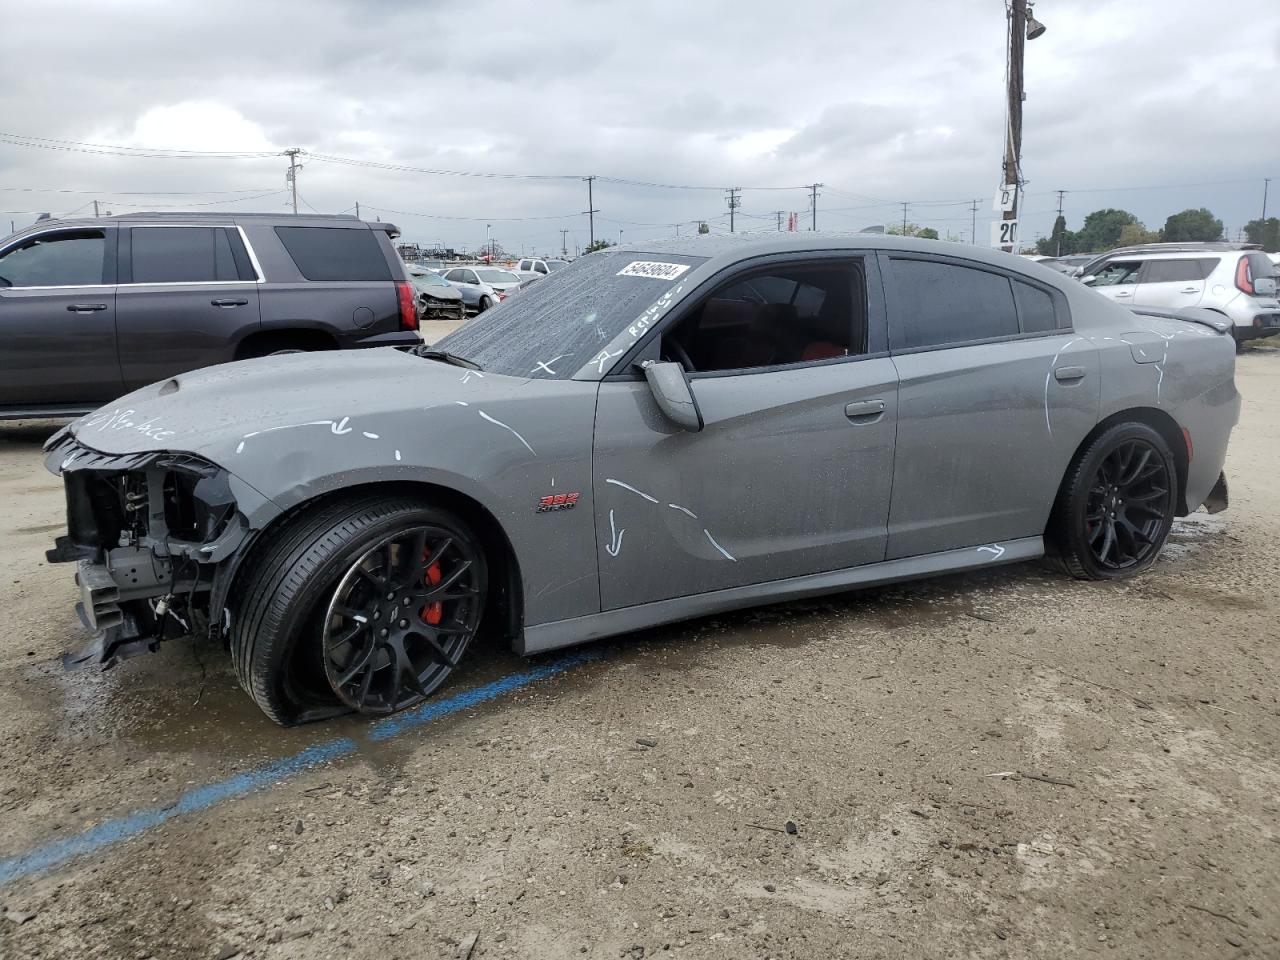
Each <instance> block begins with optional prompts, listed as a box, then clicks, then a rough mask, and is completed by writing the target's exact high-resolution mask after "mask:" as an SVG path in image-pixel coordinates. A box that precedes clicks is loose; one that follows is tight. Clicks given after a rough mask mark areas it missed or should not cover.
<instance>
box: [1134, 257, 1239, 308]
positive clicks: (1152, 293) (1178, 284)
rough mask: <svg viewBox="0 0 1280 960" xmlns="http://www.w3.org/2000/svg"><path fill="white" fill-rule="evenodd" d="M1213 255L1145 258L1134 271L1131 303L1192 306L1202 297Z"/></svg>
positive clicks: (1214, 260) (1213, 259)
mask: <svg viewBox="0 0 1280 960" xmlns="http://www.w3.org/2000/svg"><path fill="white" fill-rule="evenodd" d="M1217 265H1218V259H1217V258H1216V257H1212V258H1211V257H1200V258H1197V257H1180V258H1178V259H1173V260H1148V261H1147V262H1146V264H1144V265H1143V268H1142V270H1141V271H1140V272H1139V274H1138V288H1137V290H1136V292H1135V293H1134V297H1133V302H1134V304H1136V305H1137V306H1140V307H1172V308H1175V309H1176V308H1178V307H1194V306H1195V305H1196V304H1198V303H1199V302H1200V300H1201V298H1202V297H1203V296H1204V284H1205V278H1206V277H1208V276H1209V274H1211V273H1212V272H1213V270H1214V267H1216V266H1217Z"/></svg>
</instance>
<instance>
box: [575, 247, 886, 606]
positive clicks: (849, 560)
mask: <svg viewBox="0 0 1280 960" xmlns="http://www.w3.org/2000/svg"><path fill="white" fill-rule="evenodd" d="M881 290H882V287H881V285H880V280H879V274H878V267H877V265H876V262H875V259H874V257H870V258H862V257H856V256H840V257H827V258H824V257H816V256H815V255H812V254H810V255H805V256H800V257H797V256H795V255H792V256H788V257H780V258H776V259H774V260H773V261H772V262H764V263H761V264H757V265H753V267H752V268H751V269H750V270H749V271H747V273H746V274H745V275H744V274H741V273H739V274H738V275H736V276H730V277H727V278H726V279H725V280H724V281H723V282H721V283H719V285H718V286H717V287H716V288H715V289H713V290H712V292H711V293H710V294H709V295H707V296H706V297H703V298H700V299H699V300H698V301H696V302H695V303H694V304H693V305H692V306H691V308H690V309H687V310H683V311H677V312H673V315H672V316H671V317H670V318H669V320H670V322H669V323H666V324H665V325H664V326H663V327H662V329H661V330H660V331H657V332H656V333H655V335H654V336H653V339H652V340H651V341H650V343H649V344H647V345H646V348H645V349H646V351H647V355H648V356H650V357H651V358H653V359H656V358H657V357H658V356H659V354H660V353H661V355H663V356H665V357H668V358H672V359H674V358H676V357H681V358H684V360H685V361H686V368H688V366H692V367H693V372H692V373H690V375H689V376H690V385H691V388H692V392H693V394H694V397H695V398H696V400H697V402H698V404H699V406H700V409H701V412H702V417H703V420H704V424H705V426H704V428H703V429H702V430H701V431H700V432H696V433H693V432H686V431H685V430H682V429H680V428H678V427H676V426H674V425H673V424H672V423H671V422H670V421H668V420H667V419H666V418H665V417H664V416H663V414H662V413H661V412H660V411H659V409H658V407H657V405H656V403H655V401H654V399H653V396H652V394H651V393H650V391H649V388H648V385H647V384H646V382H645V381H644V379H643V378H642V377H640V376H638V375H636V374H635V372H634V370H624V371H615V375H614V376H611V377H609V378H606V380H605V381H604V382H603V383H602V384H601V387H600V394H599V401H598V405H597V412H596V428H595V444H594V457H593V474H594V479H593V489H594V497H593V502H594V505H595V511H596V524H595V526H596V534H597V535H596V540H597V555H598V559H599V566H600V595H601V605H602V609H604V610H610V609H616V608H619V607H625V606H631V605H634V604H640V603H647V602H652V601H657V600H664V599H668V598H672V597H681V596H687V595H690V594H697V593H704V592H707V591H712V590H720V589H725V588H729V587H737V586H743V585H747V584H753V583H763V582H768V581H774V580H784V579H787V578H790V577H799V576H804V575H806V574H813V573H819V572H822V571H827V570H836V569H843V568H848V567H853V566H857V565H860V564H864V563H874V562H877V561H880V560H883V559H884V555H885V545H886V536H887V524H888V515H889V493H890V486H891V478H892V474H893V456H894V443H895V427H896V417H897V391H898V378H897V373H896V371H895V369H894V366H893V363H892V361H891V360H890V359H889V358H888V356H887V354H886V352H885V351H886V347H885V343H886V334H885V321H884V304H883V295H882V293H881Z"/></svg>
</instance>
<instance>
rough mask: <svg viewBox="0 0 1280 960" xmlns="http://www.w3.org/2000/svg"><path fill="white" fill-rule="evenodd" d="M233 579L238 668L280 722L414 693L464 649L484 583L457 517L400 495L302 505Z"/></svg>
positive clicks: (390, 705) (379, 707)
mask: <svg viewBox="0 0 1280 960" xmlns="http://www.w3.org/2000/svg"><path fill="white" fill-rule="evenodd" d="M237 579H238V581H239V582H240V584H242V586H243V590H242V592H241V598H240V600H239V602H238V603H237V604H236V609H234V610H233V611H232V621H231V649H232V655H233V659H234V662H235V668H236V674H237V676H238V677H239V679H240V682H241V685H242V686H244V688H245V690H247V691H248V692H249V694H250V696H252V697H253V699H254V700H255V701H256V702H257V703H258V705H259V706H260V707H261V708H262V710H263V711H264V712H265V713H266V714H267V715H268V716H269V717H271V719H273V720H275V721H276V722H277V723H281V724H290V723H297V722H300V721H304V720H310V719H318V718H320V717H324V716H331V715H333V714H336V713H342V712H347V711H351V710H354V711H356V712H359V713H365V714H374V715H380V714H387V713H392V712H394V711H397V710H403V709H406V708H408V707H412V706H414V705H416V704H418V703H420V702H421V701H422V700H424V699H425V698H426V697H428V696H429V695H430V694H431V693H432V692H433V691H434V690H435V689H436V688H437V687H439V686H440V685H441V684H442V683H443V682H444V681H445V679H446V678H447V677H448V676H449V674H450V673H452V672H453V669H454V668H455V667H456V666H457V665H458V662H459V661H460V660H461V659H462V656H463V654H464V653H465V652H466V650H467V647H468V646H469V645H470V643H471V640H472V638H473V637H474V636H475V633H476V630H477V629H478V627H479V625H480V618H481V614H482V613H483V611H484V603H485V598H486V594H487V586H488V585H487V565H486V563H485V556H484V552H483V549H482V548H481V546H480V544H479V542H478V541H477V539H476V538H475V536H474V534H473V533H472V532H471V531H470V529H469V528H468V527H467V526H466V524H464V523H463V522H462V521H461V520H460V519H458V518H457V517H455V516H453V515H452V514H450V513H447V512H446V511H443V510H439V509H436V508H434V507H431V506H428V505H426V504H424V503H421V502H419V501H416V500H412V499H406V498H402V497H390V498H388V497H381V498H369V499H359V500H342V501H335V502H332V503H329V504H328V505H326V506H322V507H318V508H317V509H315V510H313V511H304V512H302V513H300V514H298V515H297V516H296V517H294V518H292V519H291V520H289V521H287V522H286V524H285V525H284V526H283V527H281V528H280V529H279V530H278V531H276V532H274V534H270V535H269V536H268V539H267V540H266V541H265V542H263V543H262V544H260V545H259V546H258V548H257V549H256V550H255V552H254V554H253V556H252V557H251V558H250V560H249V561H248V562H247V563H246V564H245V567H244V570H243V572H242V573H241V575H240V576H239V577H238V578H237Z"/></svg>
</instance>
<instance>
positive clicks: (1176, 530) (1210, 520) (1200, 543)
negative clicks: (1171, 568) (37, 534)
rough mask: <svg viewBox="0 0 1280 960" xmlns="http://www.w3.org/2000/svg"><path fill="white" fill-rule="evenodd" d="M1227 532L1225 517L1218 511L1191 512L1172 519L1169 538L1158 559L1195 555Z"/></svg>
mask: <svg viewBox="0 0 1280 960" xmlns="http://www.w3.org/2000/svg"><path fill="white" fill-rule="evenodd" d="M1226 532H1227V521H1226V517H1225V516H1223V514H1220V513H1214V514H1210V513H1193V514H1191V515H1190V516H1188V517H1179V518H1178V519H1176V520H1174V521H1173V527H1172V528H1171V529H1170V530H1169V539H1168V540H1166V541H1165V545H1164V549H1163V550H1162V551H1160V559H1161V560H1163V561H1170V562H1176V561H1179V560H1185V559H1186V558H1187V557H1191V556H1195V554H1197V553H1199V552H1200V551H1201V550H1203V549H1204V548H1205V547H1207V546H1209V545H1210V544H1212V543H1213V542H1214V541H1217V540H1221V539H1222V538H1223V536H1224V535H1225V534H1226Z"/></svg>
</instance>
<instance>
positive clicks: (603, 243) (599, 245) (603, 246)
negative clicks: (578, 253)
mask: <svg viewBox="0 0 1280 960" xmlns="http://www.w3.org/2000/svg"><path fill="white" fill-rule="evenodd" d="M612 246H613V244H612V243H610V242H609V241H608V240H605V239H600V240H597V241H595V243H589V244H587V245H586V247H585V248H584V249H583V251H582V252H583V253H595V252H596V251H597V250H607V249H608V248H609V247H612Z"/></svg>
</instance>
